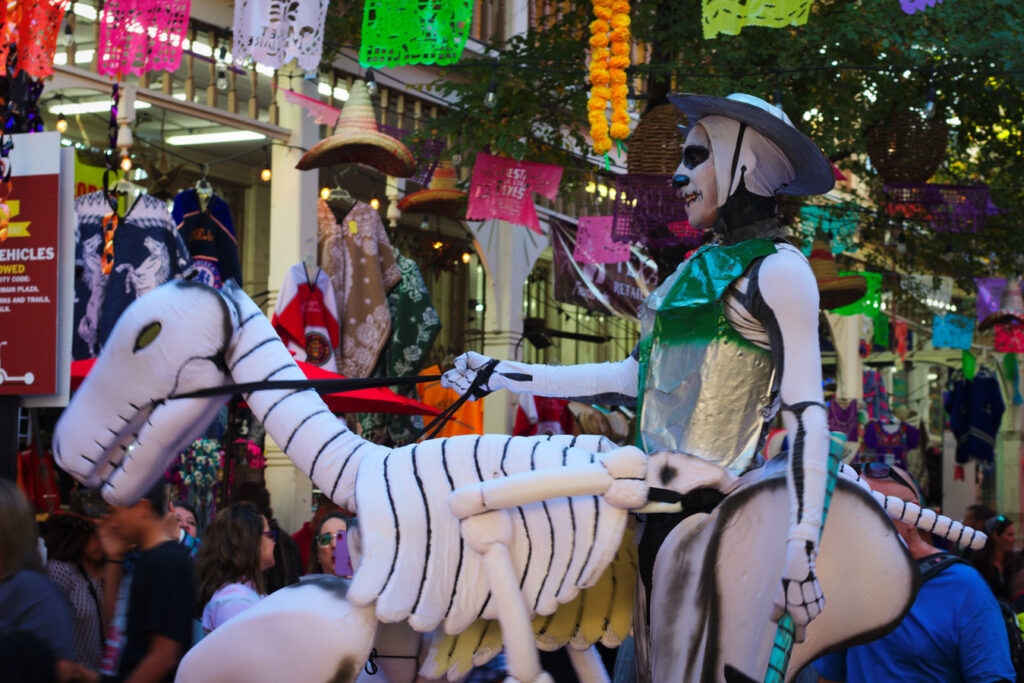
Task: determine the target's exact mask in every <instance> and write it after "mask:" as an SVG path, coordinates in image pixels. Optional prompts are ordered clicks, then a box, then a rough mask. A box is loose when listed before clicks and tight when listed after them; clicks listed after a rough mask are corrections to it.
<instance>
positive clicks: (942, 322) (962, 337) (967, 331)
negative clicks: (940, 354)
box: [932, 313, 974, 351]
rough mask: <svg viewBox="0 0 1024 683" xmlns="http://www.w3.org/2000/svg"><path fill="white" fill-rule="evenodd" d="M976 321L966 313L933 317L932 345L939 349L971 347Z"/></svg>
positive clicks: (965, 348) (964, 348)
mask: <svg viewBox="0 0 1024 683" xmlns="http://www.w3.org/2000/svg"><path fill="white" fill-rule="evenodd" d="M973 340H974V321H973V320H971V319H970V318H968V317H967V316H965V315H957V314H956V313H947V314H946V315H935V316H933V317H932V346H934V347H935V348H937V349H963V350H965V351H966V350H968V349H970V348H971V342H972V341H973Z"/></svg>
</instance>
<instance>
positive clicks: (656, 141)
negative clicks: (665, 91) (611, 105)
mask: <svg viewBox="0 0 1024 683" xmlns="http://www.w3.org/2000/svg"><path fill="white" fill-rule="evenodd" d="M685 124H686V117H685V116H684V115H683V112H681V111H679V107H677V106H675V105H674V104H662V105H658V106H657V107H655V108H654V109H651V110H650V111H649V112H647V113H646V114H644V116H643V118H641V119H640V123H638V124H637V126H636V130H634V131H633V134H632V135H631V136H629V155H628V158H627V160H626V168H627V169H628V171H629V173H630V174H633V173H644V174H655V175H671V174H672V173H674V172H675V170H676V169H677V168H678V167H679V163H680V162H681V161H682V160H683V141H684V138H683V131H682V130H680V128H679V126H681V125H685Z"/></svg>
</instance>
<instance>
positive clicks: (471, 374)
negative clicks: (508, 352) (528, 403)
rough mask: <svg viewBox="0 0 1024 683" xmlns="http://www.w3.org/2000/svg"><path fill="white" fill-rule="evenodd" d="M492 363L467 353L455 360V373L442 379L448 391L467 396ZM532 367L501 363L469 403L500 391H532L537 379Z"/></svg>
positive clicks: (484, 357)
mask: <svg viewBox="0 0 1024 683" xmlns="http://www.w3.org/2000/svg"><path fill="white" fill-rule="evenodd" d="M491 360H492V359H490V358H488V357H487V356H484V355H482V354H479V353H477V352H475V351H467V352H466V353H464V354H462V355H461V356H458V357H457V358H456V359H455V367H454V368H453V369H451V370H449V371H448V372H446V373H444V374H443V375H441V386H443V387H445V388H446V389H454V390H455V391H457V392H459V394H465V393H466V392H467V391H469V388H470V385H471V384H473V382H474V381H475V380H476V379H477V375H478V374H480V372H481V371H484V370H485V368H486V366H487V364H488V363H490V362H491ZM529 367H530V366H528V365H526V364H525V363H516V362H515V361H507V360H503V361H499V362H498V364H497V365H495V366H494V368H492V369H491V370H490V371H489V372H488V373H487V376H486V377H485V378H484V379H483V383H482V384H480V385H479V386H478V387H477V388H476V389H475V390H474V391H473V393H472V395H471V396H470V397H469V398H468V400H470V401H475V400H477V399H478V398H483V397H484V396H486V395H487V394H489V393H491V392H492V391H497V390H498V389H508V390H509V391H511V392H513V393H517V394H520V393H526V392H529V391H531V388H530V383H531V382H532V381H533V375H532V374H530V371H529Z"/></svg>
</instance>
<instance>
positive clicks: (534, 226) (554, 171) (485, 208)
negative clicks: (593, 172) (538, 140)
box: [466, 152, 562, 233]
mask: <svg viewBox="0 0 1024 683" xmlns="http://www.w3.org/2000/svg"><path fill="white" fill-rule="evenodd" d="M561 181H562V167H561V166H552V165H550V164H540V163H537V162H533V161H516V160H515V159H506V158H505V157H496V156H492V155H490V154H485V153H483V152H481V153H480V154H477V155H476V165H474V166H473V179H472V182H471V183H470V187H469V208H468V209H467V210H466V218H469V219H470V220H481V221H482V220H487V219H488V218H498V219H500V220H505V221H508V222H509V223H515V224H516V225H525V226H526V227H528V228H530V229H531V230H533V231H534V232H538V233H539V232H541V229H540V222H539V221H538V220H537V209H536V207H534V205H533V193H534V192H537V193H539V194H542V195H544V196H545V197H547V198H548V199H554V198H555V195H556V194H557V193H558V184H559V183H560V182H561Z"/></svg>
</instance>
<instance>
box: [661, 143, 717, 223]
mask: <svg viewBox="0 0 1024 683" xmlns="http://www.w3.org/2000/svg"><path fill="white" fill-rule="evenodd" d="M672 183H673V185H674V186H675V187H676V188H677V191H678V193H679V197H680V198H681V199H682V201H683V204H684V205H685V208H686V216H687V218H688V219H689V221H690V225H692V226H693V227H695V228H698V229H700V230H707V229H709V228H711V227H712V226H713V225H714V224H715V220H716V219H717V218H718V203H719V202H718V186H717V184H716V180H715V161H714V156H713V150H712V149H711V139H710V138H709V137H708V133H707V131H706V130H704V127H703V126H701V125H700V124H698V125H696V126H694V127H693V128H691V129H690V132H689V134H688V135H687V136H686V143H685V144H684V145H683V163H681V164H680V165H679V168H677V169H676V173H675V175H674V176H673V178H672Z"/></svg>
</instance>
